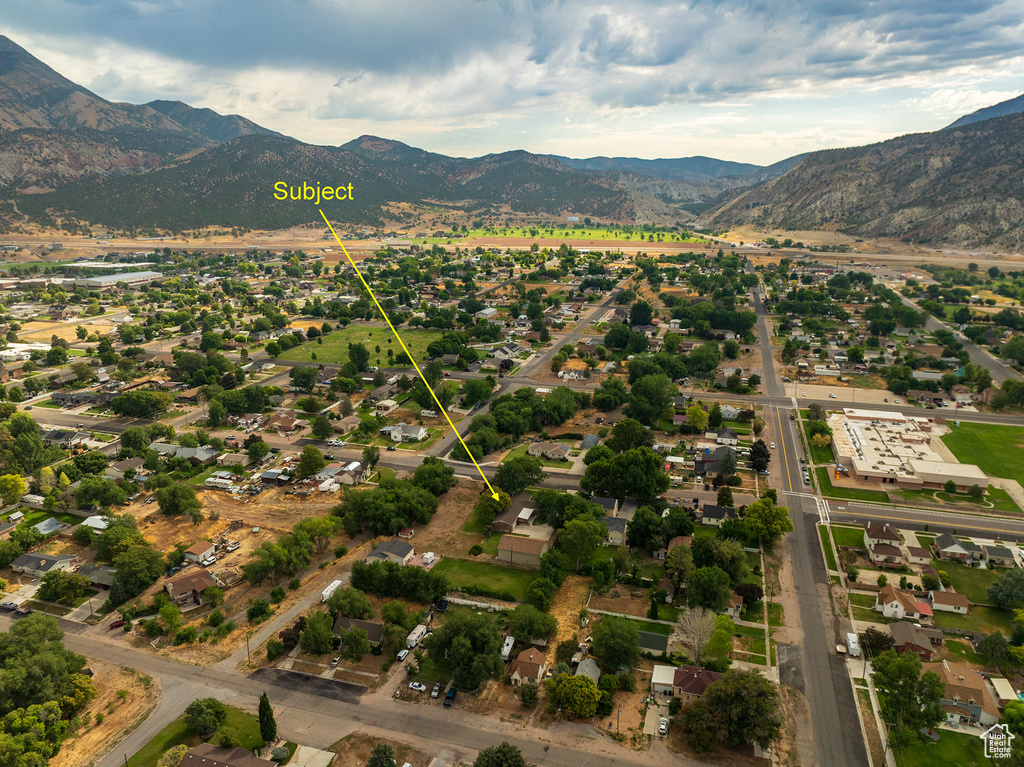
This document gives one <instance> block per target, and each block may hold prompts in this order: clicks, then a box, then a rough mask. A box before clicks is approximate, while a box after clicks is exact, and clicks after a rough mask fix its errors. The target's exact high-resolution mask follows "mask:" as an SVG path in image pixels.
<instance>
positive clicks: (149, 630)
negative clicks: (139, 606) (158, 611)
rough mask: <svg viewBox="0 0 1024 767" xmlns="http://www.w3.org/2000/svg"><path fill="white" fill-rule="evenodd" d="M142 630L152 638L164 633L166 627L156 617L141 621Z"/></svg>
mask: <svg viewBox="0 0 1024 767" xmlns="http://www.w3.org/2000/svg"><path fill="white" fill-rule="evenodd" d="M141 626H142V630H143V631H145V632H146V636H148V637H149V638H150V639H155V638H156V637H158V636H160V635H161V634H163V633H164V627H163V626H162V625H161V624H160V621H158V620H157V619H156V618H148V619H146V620H144V621H142V622H141Z"/></svg>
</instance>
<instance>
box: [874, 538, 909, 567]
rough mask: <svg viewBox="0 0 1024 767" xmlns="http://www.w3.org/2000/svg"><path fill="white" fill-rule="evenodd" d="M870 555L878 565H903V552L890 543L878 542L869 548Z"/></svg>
mask: <svg viewBox="0 0 1024 767" xmlns="http://www.w3.org/2000/svg"><path fill="white" fill-rule="evenodd" d="M868 557H869V558H870V559H871V563H872V564H873V565H875V566H876V567H902V566H903V565H904V561H903V552H902V551H900V549H898V548H897V547H896V546H890V545H889V544H888V543H876V544H875V545H874V546H872V547H871V548H870V549H869V550H868Z"/></svg>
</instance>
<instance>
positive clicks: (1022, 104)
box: [946, 94, 1024, 130]
mask: <svg viewBox="0 0 1024 767" xmlns="http://www.w3.org/2000/svg"><path fill="white" fill-rule="evenodd" d="M1021 112H1024V94H1021V95H1020V96H1017V97H1016V98H1012V99H1007V100H1006V101H1000V102H999V103H998V104H993V105H992V106H990V107H984V108H982V109H979V110H978V111H976V112H971V113H970V114H969V115H964V116H963V117H961V118H960V119H959V120H956V121H955V122H952V123H950V124H949V125H947V126H946V128H947V130H948V129H949V128H961V127H963V126H964V125H970V124H971V123H979V122H981V121H982V120H991V119H992V118H993V117H1006V115H1015V114H1019V113H1021Z"/></svg>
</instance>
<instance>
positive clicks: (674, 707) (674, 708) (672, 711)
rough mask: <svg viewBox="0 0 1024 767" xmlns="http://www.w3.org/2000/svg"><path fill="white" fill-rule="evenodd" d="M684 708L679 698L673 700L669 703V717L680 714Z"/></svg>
mask: <svg viewBox="0 0 1024 767" xmlns="http://www.w3.org/2000/svg"><path fill="white" fill-rule="evenodd" d="M682 707H683V704H682V703H680V702H679V698H676V697H673V698H672V700H670V701H669V702H668V715H669V716H675V715H676V714H678V713H679V709H681V708H682Z"/></svg>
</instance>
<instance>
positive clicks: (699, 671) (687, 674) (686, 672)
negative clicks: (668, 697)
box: [672, 665, 722, 701]
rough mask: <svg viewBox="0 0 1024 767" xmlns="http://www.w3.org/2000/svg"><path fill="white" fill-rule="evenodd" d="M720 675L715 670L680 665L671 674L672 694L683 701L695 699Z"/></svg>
mask: <svg viewBox="0 0 1024 767" xmlns="http://www.w3.org/2000/svg"><path fill="white" fill-rule="evenodd" d="M720 676H722V675H721V674H720V673H719V672H717V671H708V670H707V669H703V668H698V667H697V666H690V665H683V666H680V667H679V668H677V669H675V672H674V673H673V674H672V694H673V695H674V696H675V697H677V698H679V699H680V700H683V701H687V700H697V699H699V698H700V697H702V696H703V695H704V693H705V692H706V691H707V689H708V685H710V684H711V683H712V682H714V681H717V679H718V678H719V677H720Z"/></svg>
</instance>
